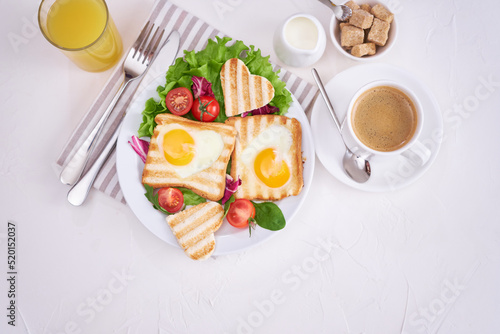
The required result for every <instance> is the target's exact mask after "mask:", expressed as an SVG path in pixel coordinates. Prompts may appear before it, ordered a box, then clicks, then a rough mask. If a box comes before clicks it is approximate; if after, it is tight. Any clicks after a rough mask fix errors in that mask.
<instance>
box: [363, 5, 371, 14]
mask: <svg viewBox="0 0 500 334" xmlns="http://www.w3.org/2000/svg"><path fill="white" fill-rule="evenodd" d="M360 8H361V9H362V10H366V11H367V12H368V13H371V11H372V7H371V6H370V5H369V4H367V3H364V4H362V5H361V6H360Z"/></svg>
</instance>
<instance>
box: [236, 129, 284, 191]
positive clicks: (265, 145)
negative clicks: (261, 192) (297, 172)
mask: <svg viewBox="0 0 500 334" xmlns="http://www.w3.org/2000/svg"><path fill="white" fill-rule="evenodd" d="M292 143H293V139H292V133H291V132H290V130H288V129H287V128H286V127H285V126H283V125H271V126H270V127H268V128H266V129H265V130H264V131H262V132H261V133H260V134H259V135H257V137H255V138H254V139H253V140H252V141H251V142H250V143H249V144H248V145H247V147H246V148H245V149H244V150H243V151H242V153H241V161H242V162H243V164H245V165H246V166H247V168H248V169H249V170H253V172H254V173H255V175H256V176H257V178H258V179H259V180H260V181H262V183H264V184H265V185H266V186H268V187H270V188H279V187H281V186H283V185H285V184H286V183H287V182H288V180H289V179H290V168H289V166H290V159H291V157H290V148H291V146H292Z"/></svg>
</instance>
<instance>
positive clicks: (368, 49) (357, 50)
mask: <svg viewBox="0 0 500 334" xmlns="http://www.w3.org/2000/svg"><path fill="white" fill-rule="evenodd" d="M375 52H377V47H376V46H375V43H363V44H358V45H354V46H353V47H352V50H351V54H352V55H353V56H355V57H363V56H373V55H374V54H375Z"/></svg>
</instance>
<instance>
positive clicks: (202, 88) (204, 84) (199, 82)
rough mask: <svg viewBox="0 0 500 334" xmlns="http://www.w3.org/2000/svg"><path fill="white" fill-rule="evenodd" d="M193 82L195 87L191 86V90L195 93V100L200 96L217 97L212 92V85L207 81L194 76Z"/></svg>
mask: <svg viewBox="0 0 500 334" xmlns="http://www.w3.org/2000/svg"><path fill="white" fill-rule="evenodd" d="M192 80H193V85H192V86H191V90H192V91H193V97H194V99H197V98H198V97H200V96H210V97H215V96H214V92H213V91H212V84H211V83H210V82H209V81H208V80H207V79H205V78H204V77H197V76H195V75H193V78H192Z"/></svg>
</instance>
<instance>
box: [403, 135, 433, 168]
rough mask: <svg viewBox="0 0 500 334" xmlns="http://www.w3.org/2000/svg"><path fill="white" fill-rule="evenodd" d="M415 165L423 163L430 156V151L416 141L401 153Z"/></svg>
mask: <svg viewBox="0 0 500 334" xmlns="http://www.w3.org/2000/svg"><path fill="white" fill-rule="evenodd" d="M402 155H403V156H404V157H405V158H407V159H408V160H410V162H411V163H412V164H413V165H415V166H422V165H424V164H425V163H426V162H427V161H428V160H429V158H430V157H431V151H430V150H429V149H428V148H427V147H426V146H425V145H424V144H422V143H421V142H419V141H416V142H414V143H413V145H412V146H411V147H410V148H408V149H407V150H406V151H404V152H403V153H402Z"/></svg>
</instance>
